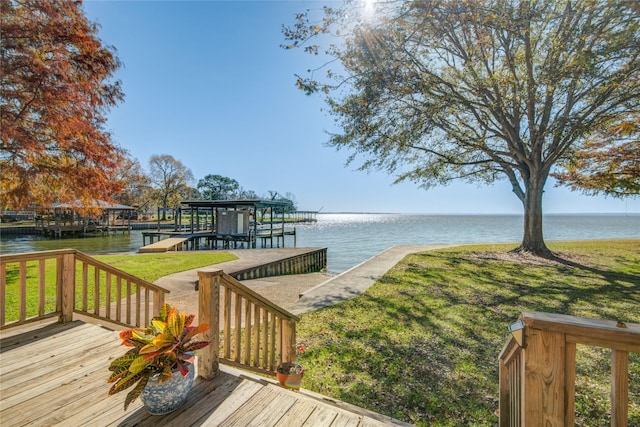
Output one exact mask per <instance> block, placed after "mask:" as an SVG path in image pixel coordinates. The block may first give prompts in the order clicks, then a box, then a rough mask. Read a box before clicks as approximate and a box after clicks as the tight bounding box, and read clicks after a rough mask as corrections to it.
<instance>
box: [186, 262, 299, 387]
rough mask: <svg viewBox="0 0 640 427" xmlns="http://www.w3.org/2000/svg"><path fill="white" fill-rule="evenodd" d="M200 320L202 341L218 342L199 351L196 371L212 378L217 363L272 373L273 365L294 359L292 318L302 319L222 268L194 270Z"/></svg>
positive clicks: (294, 337)
mask: <svg viewBox="0 0 640 427" xmlns="http://www.w3.org/2000/svg"><path fill="white" fill-rule="evenodd" d="M198 279H199V307H200V309H199V310H200V311H199V322H200V323H208V324H209V325H210V329H209V331H208V332H207V333H206V334H205V339H207V340H211V341H213V342H217V341H218V336H217V335H216V334H221V335H222V336H221V337H220V345H219V346H216V345H210V346H208V347H206V348H205V349H202V350H200V353H199V365H198V369H199V371H198V372H199V373H200V375H202V376H203V377H205V378H212V377H213V376H215V374H216V372H217V371H218V364H219V362H224V363H225V364H229V365H232V366H238V367H242V368H244V369H249V370H253V371H257V372H261V373H267V374H272V375H273V374H275V369H276V366H277V365H278V364H279V363H281V362H283V361H294V360H295V358H296V348H295V345H296V322H298V321H299V320H300V318H299V317H298V316H296V315H294V314H291V313H289V312H288V311H287V310H285V309H283V308H281V307H279V306H277V305H276V304H274V303H272V302H271V301H269V300H268V299H266V298H264V297H263V296H261V295H260V294H258V293H256V292H255V291H253V290H252V289H249V288H248V287H246V286H244V285H243V284H242V283H240V282H239V281H238V280H236V279H234V278H233V277H231V276H230V275H228V274H227V273H225V272H224V271H222V270H220V269H208V270H200V271H198Z"/></svg>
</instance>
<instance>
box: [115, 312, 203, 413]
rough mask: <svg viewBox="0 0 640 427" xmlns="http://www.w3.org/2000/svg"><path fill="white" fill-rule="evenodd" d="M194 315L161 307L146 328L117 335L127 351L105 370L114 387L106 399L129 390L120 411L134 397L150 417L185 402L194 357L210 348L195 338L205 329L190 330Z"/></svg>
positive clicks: (196, 327) (191, 380) (192, 370)
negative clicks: (140, 402) (127, 348)
mask: <svg viewBox="0 0 640 427" xmlns="http://www.w3.org/2000/svg"><path fill="white" fill-rule="evenodd" d="M194 319H195V315H193V314H190V315H187V314H186V313H185V312H182V314H180V313H179V312H178V309H177V308H175V307H171V306H170V305H169V304H164V305H163V306H162V307H161V309H160V316H158V317H154V318H153V319H152V321H151V325H149V326H148V327H146V328H134V329H126V330H124V331H122V332H120V339H121V340H122V343H121V344H122V345H124V346H127V347H130V348H129V350H127V352H126V353H125V354H124V355H123V356H121V357H118V358H117V359H114V360H113V361H112V362H111V365H110V366H109V370H110V371H111V376H110V377H109V379H108V380H107V382H109V383H114V384H113V386H112V387H111V389H110V390H109V395H112V394H115V393H118V392H121V391H123V390H126V389H128V388H129V387H131V386H134V387H133V390H131V391H129V393H128V394H127V397H126V398H125V401H124V409H125V410H126V409H127V407H128V406H129V404H130V403H131V402H133V401H134V400H135V399H136V398H137V397H138V396H140V399H141V400H142V403H143V404H144V406H145V408H146V409H147V411H149V412H150V413H151V414H154V415H159V414H166V413H169V412H172V411H174V410H176V409H178V408H179V407H180V406H182V404H184V402H185V401H186V398H187V394H188V393H189V390H190V389H191V385H192V384H193V379H194V377H195V369H194V363H195V354H194V352H195V351H196V350H198V349H201V348H204V347H206V346H208V345H209V344H210V342H209V341H199V340H197V339H195V336H196V335H197V334H199V333H202V332H205V331H207V330H209V325H207V324H202V325H200V326H192V325H191V324H192V323H193V320H194Z"/></svg>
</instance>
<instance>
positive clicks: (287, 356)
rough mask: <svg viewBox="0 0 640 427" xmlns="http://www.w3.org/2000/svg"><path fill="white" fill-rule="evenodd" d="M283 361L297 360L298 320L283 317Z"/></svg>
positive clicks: (281, 350)
mask: <svg viewBox="0 0 640 427" xmlns="http://www.w3.org/2000/svg"><path fill="white" fill-rule="evenodd" d="M280 354H281V355H282V356H281V357H282V358H283V360H281V362H295V360H296V321H295V320H292V319H288V320H287V319H282V348H281V349H280Z"/></svg>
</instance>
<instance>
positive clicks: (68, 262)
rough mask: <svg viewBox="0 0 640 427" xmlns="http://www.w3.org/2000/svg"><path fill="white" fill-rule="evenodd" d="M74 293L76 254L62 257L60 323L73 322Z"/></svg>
mask: <svg viewBox="0 0 640 427" xmlns="http://www.w3.org/2000/svg"><path fill="white" fill-rule="evenodd" d="M75 291H76V254H75V253H70V254H64V255H62V274H61V283H60V299H61V301H60V316H59V318H58V321H59V322H60V323H67V322H71V321H72V320H73V308H74V305H75V294H76V293H75Z"/></svg>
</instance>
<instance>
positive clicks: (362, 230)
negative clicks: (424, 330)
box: [0, 213, 640, 274]
mask: <svg viewBox="0 0 640 427" xmlns="http://www.w3.org/2000/svg"><path fill="white" fill-rule="evenodd" d="M317 217H318V221H317V222H315V223H308V224H296V225H295V227H296V234H297V236H296V240H297V247H299V248H302V247H326V248H327V256H328V260H327V264H328V265H327V270H328V271H329V273H332V274H337V273H341V272H343V271H345V270H348V269H349V268H351V267H353V266H355V265H357V264H359V263H361V262H363V261H365V260H367V259H368V258H370V257H372V256H374V255H376V254H377V253H379V252H381V251H383V250H385V249H387V248H389V247H391V246H393V245H402V244H432V243H488V242H500V243H503V242H513V243H514V244H515V245H517V244H518V243H519V242H520V241H521V239H522V229H523V222H522V216H521V215H405V214H366V213H354V214H347V213H340V214H318V216H317ZM543 229H544V236H545V240H546V241H553V240H591V239H618V238H640V214H619V215H616V214H602V215H546V216H545V217H544V220H543ZM140 246H142V231H132V232H131V233H130V234H126V233H124V234H123V233H119V234H117V235H109V236H104V237H86V238H80V239H45V238H43V237H41V236H8V235H0V252H2V253H5V254H6V253H20V252H30V251H42V250H51V249H61V248H75V249H78V250H80V251H83V252H86V253H92V254H93V253H108V252H136V251H137V250H138V248H139V247H140ZM286 246H287V247H291V246H293V239H292V238H291V237H288V238H287V240H286Z"/></svg>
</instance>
